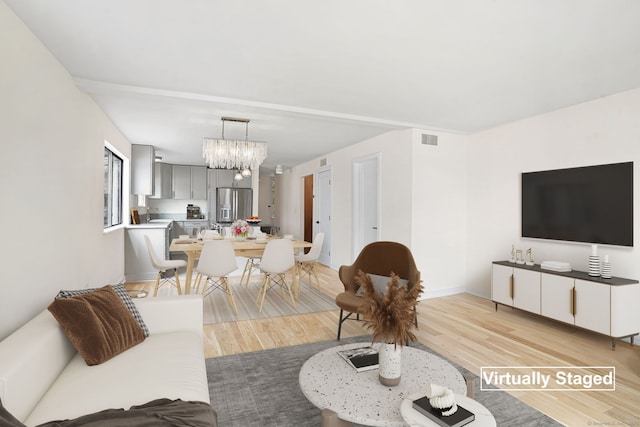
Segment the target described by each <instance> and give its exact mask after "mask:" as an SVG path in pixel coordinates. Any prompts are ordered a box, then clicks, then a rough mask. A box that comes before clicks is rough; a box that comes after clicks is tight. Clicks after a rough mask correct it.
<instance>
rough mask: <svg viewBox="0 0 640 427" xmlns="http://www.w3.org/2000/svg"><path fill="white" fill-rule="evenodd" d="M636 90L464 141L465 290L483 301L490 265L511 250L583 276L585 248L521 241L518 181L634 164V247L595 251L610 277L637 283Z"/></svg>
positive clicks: (639, 119) (639, 96)
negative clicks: (537, 174) (605, 258)
mask: <svg viewBox="0 0 640 427" xmlns="http://www.w3.org/2000/svg"><path fill="white" fill-rule="evenodd" d="M639 137H640V89H636V90H632V91H628V92H624V93H621V94H617V95H614V96H609V97H606V98H602V99H598V100H595V101H591V102H587V103H584V104H580V105H575V106H572V107H569V108H565V109H562V110H559V111H555V112H552V113H549V114H545V115H541V116H537V117H532V118H528V119H526V120H522V121H519V122H515V123H511V124H509V125H505V126H501V127H498V128H495V129H491V130H488V131H486V132H481V133H477V134H475V135H472V136H470V141H469V156H468V157H469V162H468V171H469V172H468V174H469V191H468V195H469V197H468V215H467V242H468V243H467V253H468V256H467V284H468V287H469V291H470V292H472V293H476V294H480V295H485V296H487V297H488V296H489V295H490V266H491V261H493V260H505V259H507V258H508V257H509V253H510V251H511V245H512V244H513V245H515V246H516V248H519V249H523V250H526V249H527V248H532V251H533V258H534V261H536V262H537V263H539V262H541V261H544V260H561V261H567V262H570V263H571V264H572V266H573V268H574V269H576V270H582V271H586V270H587V264H588V256H589V255H590V246H589V245H587V244H572V243H560V242H549V241H543V240H535V239H522V238H520V237H519V236H520V174H521V173H522V172H529V171H535V170H547V169H557V168H568V167H576V166H588V165H596V164H605V163H615V162H624V161H635V162H636V163H635V169H636V171H635V177H634V188H635V191H634V216H635V218H634V222H635V224H636V227H635V232H634V242H635V245H636V248H623V247H611V246H608V247H607V246H601V247H600V249H599V253H600V254H601V255H604V254H609V256H610V259H611V263H612V269H613V274H614V276H620V277H627V278H633V279H640V263H639V262H638V259H639V255H640V250H638V249H637V246H638V245H640V239H639V236H640V235H639V234H638V233H639V232H638V228H639V227H638V226H637V224H640V222H639V219H640V205H639V203H640V192H639V191H640V181H639V179H640V173H638V170H639V168H640V140H639Z"/></svg>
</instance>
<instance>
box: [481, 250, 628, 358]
mask: <svg viewBox="0 0 640 427" xmlns="http://www.w3.org/2000/svg"><path fill="white" fill-rule="evenodd" d="M491 299H492V300H493V301H494V302H495V304H496V310H497V309H498V304H502V305H508V306H511V307H515V308H519V309H522V310H527V311H530V312H533V313H538V314H541V315H543V316H545V317H549V318H552V319H555V320H559V321H562V322H565V323H568V324H572V325H575V326H578V327H581V328H584V329H588V330H590V331H594V332H598V333H601V334H605V335H608V336H610V337H611V346H612V348H613V349H615V341H616V339H620V338H631V342H632V343H633V339H634V336H636V335H638V334H639V333H640V310H638V309H637V307H636V304H637V301H638V300H640V284H639V283H638V281H637V280H633V279H624V278H620V277H613V278H611V279H602V278H600V277H591V276H589V275H588V274H587V273H586V272H583V271H575V270H574V271H570V272H562V273H559V272H552V271H550V270H542V269H541V268H540V266H539V265H535V266H526V265H520V264H512V263H509V262H507V261H496V262H494V263H493V265H492V270H491Z"/></svg>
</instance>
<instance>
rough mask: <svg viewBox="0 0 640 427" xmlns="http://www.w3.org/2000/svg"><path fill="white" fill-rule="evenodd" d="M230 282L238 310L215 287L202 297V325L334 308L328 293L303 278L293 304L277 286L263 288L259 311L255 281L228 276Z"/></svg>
mask: <svg viewBox="0 0 640 427" xmlns="http://www.w3.org/2000/svg"><path fill="white" fill-rule="evenodd" d="M230 285H231V287H232V288H231V289H232V290H233V296H234V298H235V301H236V305H237V306H238V314H235V313H234V311H233V309H232V308H231V305H230V304H229V300H228V297H227V294H225V293H224V292H222V291H221V290H219V289H217V290H215V291H213V292H211V293H210V294H209V295H207V296H206V297H205V298H204V324H205V325H206V324H210V323H223V322H233V321H238V320H249V319H262V318H268V317H278V316H289V315H292V314H304V313H316V312H320V311H330V310H337V309H338V307H337V306H336V302H335V299H334V298H331V297H328V296H327V295H325V294H324V293H322V292H321V291H319V290H318V289H317V288H316V287H315V286H309V285H308V284H307V283H306V282H304V283H302V284H301V289H300V298H298V299H297V300H296V305H295V308H294V307H293V306H292V305H291V298H290V297H289V294H288V293H286V292H285V295H286V298H283V296H282V292H281V290H280V288H279V287H274V288H272V289H271V290H269V291H268V292H267V295H266V296H265V298H264V305H263V306H262V312H259V311H258V303H257V302H256V296H257V295H258V288H259V282H257V281H255V282H253V281H252V282H251V283H249V286H247V287H245V286H244V285H240V283H239V280H237V279H236V278H233V277H232V278H230Z"/></svg>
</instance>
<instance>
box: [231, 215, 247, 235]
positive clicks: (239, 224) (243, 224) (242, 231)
mask: <svg viewBox="0 0 640 427" xmlns="http://www.w3.org/2000/svg"><path fill="white" fill-rule="evenodd" d="M231 235H232V236H233V238H234V239H239V240H244V239H246V238H247V236H249V223H248V222H247V221H245V220H244V219H237V220H235V221H233V223H232V224H231Z"/></svg>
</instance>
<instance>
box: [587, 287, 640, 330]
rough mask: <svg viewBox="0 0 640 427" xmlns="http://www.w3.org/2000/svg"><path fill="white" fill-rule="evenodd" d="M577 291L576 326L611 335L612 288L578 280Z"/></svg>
mask: <svg viewBox="0 0 640 427" xmlns="http://www.w3.org/2000/svg"><path fill="white" fill-rule="evenodd" d="M575 289H576V297H575V298H576V302H575V325H576V326H580V327H582V328H585V329H589V330H592V331H596V332H600V333H601V334H606V335H610V333H611V322H610V317H611V297H610V293H611V288H610V287H609V286H606V285H604V286H603V285H601V284H600V283H595V282H587V281H585V280H576V281H575ZM639 326H640V325H639Z"/></svg>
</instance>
